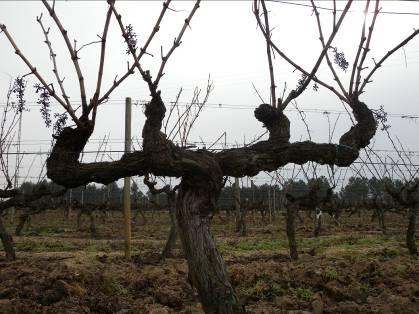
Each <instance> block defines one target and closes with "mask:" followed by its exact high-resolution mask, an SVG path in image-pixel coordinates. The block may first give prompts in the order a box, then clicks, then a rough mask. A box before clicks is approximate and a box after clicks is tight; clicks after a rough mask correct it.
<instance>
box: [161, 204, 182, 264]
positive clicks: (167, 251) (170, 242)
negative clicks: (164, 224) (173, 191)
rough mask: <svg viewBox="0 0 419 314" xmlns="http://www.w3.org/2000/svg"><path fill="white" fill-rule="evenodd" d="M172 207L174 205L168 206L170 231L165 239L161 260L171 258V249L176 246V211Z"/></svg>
mask: <svg viewBox="0 0 419 314" xmlns="http://www.w3.org/2000/svg"><path fill="white" fill-rule="evenodd" d="M174 205H175V204H170V206H169V215H170V231H169V237H168V238H167V241H166V244H165V246H164V249H163V251H162V253H161V256H160V259H161V260H165V259H166V258H167V257H171V256H172V254H173V253H172V251H173V248H174V247H175V245H176V239H177V234H178V230H177V222H176V209H175V207H174Z"/></svg>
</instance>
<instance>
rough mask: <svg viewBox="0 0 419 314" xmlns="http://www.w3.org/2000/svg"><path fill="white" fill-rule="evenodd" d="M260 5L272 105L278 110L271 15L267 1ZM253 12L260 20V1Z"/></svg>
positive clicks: (254, 4) (255, 1) (256, 1)
mask: <svg viewBox="0 0 419 314" xmlns="http://www.w3.org/2000/svg"><path fill="white" fill-rule="evenodd" d="M260 3H261V4H262V10H263V16H264V20H265V31H264V32H263V34H264V35H265V40H266V54H267V56H268V65H269V78H270V80H271V93H270V95H271V105H272V107H273V108H276V107H277V99H276V95H275V89H276V84H275V73H274V68H273V64H272V47H271V40H270V38H271V29H270V27H269V15H268V10H267V9H266V4H265V1H260ZM253 12H254V14H255V16H256V18H259V16H260V13H259V5H258V0H254V1H253Z"/></svg>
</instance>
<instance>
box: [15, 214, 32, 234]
mask: <svg viewBox="0 0 419 314" xmlns="http://www.w3.org/2000/svg"><path fill="white" fill-rule="evenodd" d="M28 219H29V213H27V212H24V213H22V214H21V215H20V216H19V222H18V224H17V226H16V229H15V235H17V236H20V235H21V234H22V230H23V227H24V226H25V224H26V222H27V221H28Z"/></svg>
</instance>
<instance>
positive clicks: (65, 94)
mask: <svg viewBox="0 0 419 314" xmlns="http://www.w3.org/2000/svg"><path fill="white" fill-rule="evenodd" d="M36 20H37V22H38V23H39V25H40V26H41V28H42V32H43V33H44V36H45V44H46V45H47V46H48V49H49V53H50V57H51V60H52V63H53V66H54V69H53V70H52V72H54V74H55V77H56V79H57V82H58V85H59V86H60V89H61V93H62V96H63V98H64V100H65V102H66V104H67V106H68V107H71V104H70V100H69V98H68V96H67V93H66V92H65V89H64V79H62V78H61V77H60V74H59V72H58V67H57V61H56V57H57V55H56V53H55V52H54V50H53V49H52V44H51V41H50V40H49V36H48V35H49V29H48V30H46V29H45V27H44V24H43V23H42V13H41V15H40V16H39V17H37V18H36Z"/></svg>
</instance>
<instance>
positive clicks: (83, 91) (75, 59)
mask: <svg viewBox="0 0 419 314" xmlns="http://www.w3.org/2000/svg"><path fill="white" fill-rule="evenodd" d="M42 3H43V4H44V6H45V8H46V9H47V10H48V12H49V14H50V15H51V17H52V19H53V20H54V22H55V24H56V25H57V27H58V29H59V30H60V32H61V35H62V36H63V39H64V41H65V44H66V46H67V50H68V52H69V53H70V56H71V60H72V61H73V65H74V68H75V70H76V73H77V78H78V80H79V88H80V97H81V104H82V113H83V115H87V100H86V88H85V85H84V77H83V74H82V72H81V68H80V64H79V57H78V56H77V51H76V50H75V49H74V48H73V47H72V46H71V42H70V39H69V37H68V32H67V30H66V29H65V28H64V26H63V25H62V24H61V21H60V19H59V18H58V16H57V14H56V13H55V9H54V8H52V7H51V6H50V5H49V3H48V1H47V0H42Z"/></svg>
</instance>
